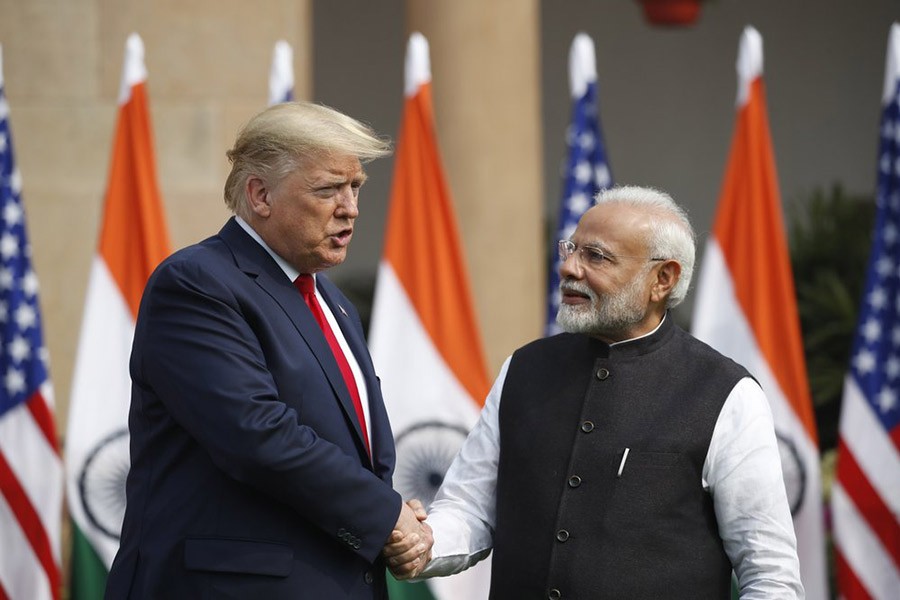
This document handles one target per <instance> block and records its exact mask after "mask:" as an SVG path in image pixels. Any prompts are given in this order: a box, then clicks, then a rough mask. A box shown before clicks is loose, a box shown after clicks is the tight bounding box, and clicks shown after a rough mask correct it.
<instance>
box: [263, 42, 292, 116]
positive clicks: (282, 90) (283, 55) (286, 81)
mask: <svg viewBox="0 0 900 600" xmlns="http://www.w3.org/2000/svg"><path fill="white" fill-rule="evenodd" d="M293 99H294V49H293V48H291V45H290V44H288V43H287V42H286V41H284V40H278V41H277V42H275V49H274V50H273V51H272V67H271V68H270V69H269V106H272V105H273V104H281V103H282V102H291V101H292V100H293Z"/></svg>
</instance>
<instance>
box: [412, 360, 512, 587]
mask: <svg viewBox="0 0 900 600" xmlns="http://www.w3.org/2000/svg"><path fill="white" fill-rule="evenodd" d="M509 362H510V358H507V359H506V361H505V362H504V363H503V366H502V367H501V369H500V374H499V375H498V376H497V379H496V380H495V381H494V385H493V387H491V391H490V392H489V393H488V396H487V399H486V400H485V402H484V408H483V409H482V411H481V416H480V418H479V419H478V422H477V423H476V424H475V427H474V428H472V431H471V432H469V436H468V437H467V438H466V441H465V442H464V443H463V445H462V448H461V449H460V451H459V454H458V455H457V456H456V458H455V459H454V460H453V464H451V465H450V469H448V470H447V474H446V475H445V476H444V482H443V483H442V484H441V487H440V489H439V490H438V493H437V495H436V496H435V499H434V502H433V503H432V505H431V507H430V508H429V510H428V519H427V521H426V522H427V523H428V524H429V525H430V526H431V528H432V530H434V547H433V548H432V559H431V562H429V563H428V566H427V567H426V568H425V570H424V571H423V572H422V574H421V575H420V577H423V578H424V577H434V576H443V575H452V574H454V573H458V572H460V571H463V570H465V569H468V568H469V567H471V566H472V565H474V564H475V563H477V562H478V561H480V560H481V559H483V558H485V557H486V556H487V555H488V554H490V551H491V548H492V547H493V545H494V524H495V522H496V515H497V467H498V461H499V458H500V419H499V412H500V395H501V394H502V393H503V382H504V381H505V380H506V372H507V370H508V369H509Z"/></svg>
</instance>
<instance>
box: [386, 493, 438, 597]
mask: <svg viewBox="0 0 900 600" xmlns="http://www.w3.org/2000/svg"><path fill="white" fill-rule="evenodd" d="M427 517H428V515H427V513H426V512H425V507H424V506H422V503H421V502H419V501H418V500H410V501H409V502H408V503H406V504H404V505H403V506H402V508H401V509H400V517H399V518H398V519H397V525H396V526H395V527H394V530H393V531H392V532H391V535H390V537H389V538H388V541H387V543H386V544H385V546H384V549H383V550H382V554H383V555H384V557H385V559H386V560H387V566H388V568H389V569H390V570H391V573H393V575H394V578H396V579H400V580H402V579H410V578H412V577H415V576H417V575H418V574H419V573H421V572H422V569H424V568H425V565H427V564H428V561H429V560H431V547H432V546H433V545H434V535H433V533H432V531H431V527H429V526H428V524H427V523H425V522H424V521H425V519H426V518H427Z"/></svg>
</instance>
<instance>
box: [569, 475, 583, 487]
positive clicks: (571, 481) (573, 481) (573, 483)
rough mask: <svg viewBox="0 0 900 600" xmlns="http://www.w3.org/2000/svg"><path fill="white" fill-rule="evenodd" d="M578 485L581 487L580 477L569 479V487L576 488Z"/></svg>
mask: <svg viewBox="0 0 900 600" xmlns="http://www.w3.org/2000/svg"><path fill="white" fill-rule="evenodd" d="M579 485H581V477H579V476H578V475H572V476H571V477H569V487H573V488H577V487H578V486H579Z"/></svg>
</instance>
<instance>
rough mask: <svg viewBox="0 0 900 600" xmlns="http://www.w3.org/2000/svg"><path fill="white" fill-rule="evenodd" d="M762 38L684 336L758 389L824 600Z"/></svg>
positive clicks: (807, 570) (814, 480) (749, 49)
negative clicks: (737, 366) (738, 367)
mask: <svg viewBox="0 0 900 600" xmlns="http://www.w3.org/2000/svg"><path fill="white" fill-rule="evenodd" d="M762 71H763V53H762V38H761V36H760V35H759V33H758V32H757V31H756V30H755V29H753V28H752V27H747V28H746V29H744V32H743V35H742V36H741V42H740V50H739V53H738V60H737V72H738V79H739V85H738V98H737V124H736V128H735V133H734V139H733V141H732V146H731V155H730V157H729V160H728V165H727V167H726V171H725V181H724V184H723V186H722V195H721V198H720V200H719V208H718V214H717V215H716V220H715V223H714V225H713V231H712V235H711V236H710V238H709V240H708V243H707V246H706V253H705V255H704V260H703V267H702V269H701V271H700V279H699V283H698V286H697V299H696V303H695V306H694V316H693V333H694V335H696V336H697V337H698V338H700V339H702V340H703V341H705V342H707V343H708V344H710V345H711V346H713V347H714V348H716V349H718V350H719V351H720V352H722V353H723V354H726V355H728V356H730V357H731V358H733V359H734V360H736V361H737V362H739V363H741V364H743V365H744V366H745V367H746V368H747V369H748V370H749V371H750V372H751V373H752V374H753V375H754V376H755V377H756V379H757V381H759V383H760V385H761V386H762V388H763V390H764V391H765V393H766V396H767V397H768V399H769V403H770V404H771V407H772V414H773V417H774V421H775V433H776V435H777V437H778V441H779V445H780V450H781V463H782V470H783V472H784V478H785V486H786V488H787V493H788V500H789V501H790V503H791V513H792V515H793V518H794V530H795V532H796V535H797V546H798V553H799V556H800V575H801V578H802V580H803V585H804V587H805V588H806V595H807V598H810V600H818V599H825V598H828V589H827V585H826V569H825V554H824V553H825V540H824V536H823V518H822V491H821V479H820V469H819V451H818V441H817V437H818V435H817V433H816V425H815V421H814V419H813V411H812V401H811V398H810V393H809V385H808V381H807V377H806V362H805V359H804V357H803V341H802V338H801V336H800V321H799V318H798V316H797V301H796V296H795V293H794V279H793V274H792V272H791V264H790V260H789V256H788V249H787V242H786V240H785V234H784V222H783V219H782V213H781V197H780V194H779V191H778V177H777V174H776V171H775V158H774V154H773V151H772V141H771V138H770V135H769V123H768V116H767V113H766V101H765V90H764V86H763V79H762Z"/></svg>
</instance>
